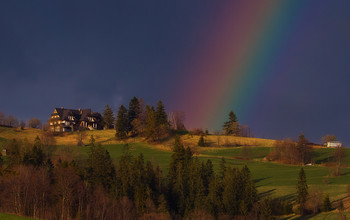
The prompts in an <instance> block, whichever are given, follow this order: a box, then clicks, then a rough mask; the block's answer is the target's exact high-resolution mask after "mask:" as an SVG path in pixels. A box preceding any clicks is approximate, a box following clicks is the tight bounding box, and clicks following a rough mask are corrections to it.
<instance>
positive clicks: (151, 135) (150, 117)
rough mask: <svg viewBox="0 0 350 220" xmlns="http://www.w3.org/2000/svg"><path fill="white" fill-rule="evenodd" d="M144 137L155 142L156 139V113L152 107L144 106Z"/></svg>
mask: <svg viewBox="0 0 350 220" xmlns="http://www.w3.org/2000/svg"><path fill="white" fill-rule="evenodd" d="M145 134H146V137H147V138H148V139H149V140H151V141H155V140H157V139H158V135H157V121H156V112H155V111H154V108H153V106H152V107H150V106H149V105H147V106H146V129H145Z"/></svg>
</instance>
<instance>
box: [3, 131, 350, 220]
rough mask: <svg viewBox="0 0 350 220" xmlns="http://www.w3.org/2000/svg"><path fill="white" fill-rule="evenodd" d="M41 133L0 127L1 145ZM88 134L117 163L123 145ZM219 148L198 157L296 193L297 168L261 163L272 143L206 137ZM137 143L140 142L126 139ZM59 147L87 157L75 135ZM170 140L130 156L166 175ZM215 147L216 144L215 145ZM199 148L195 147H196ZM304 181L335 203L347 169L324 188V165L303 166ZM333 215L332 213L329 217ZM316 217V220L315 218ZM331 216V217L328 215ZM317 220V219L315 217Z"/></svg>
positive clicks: (276, 192)
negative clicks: (246, 149)
mask: <svg viewBox="0 0 350 220" xmlns="http://www.w3.org/2000/svg"><path fill="white" fill-rule="evenodd" d="M38 134H40V131H38V130H36V129H28V130H27V129H26V130H24V131H18V130H17V131H16V130H15V129H8V128H5V129H4V128H0V144H1V143H2V142H4V139H3V138H6V139H11V138H13V137H19V138H24V137H25V138H27V139H28V140H31V139H34V138H35V136H36V135H38ZM90 135H94V138H95V139H96V142H100V143H102V144H103V145H104V147H105V148H106V149H107V150H108V151H109V153H110V155H111V157H112V158H113V160H115V161H116V162H117V161H118V159H119V158H120V156H121V154H122V152H123V146H124V144H123V143H120V142H117V141H115V140H113V137H114V131H113V130H108V131H88V132H87V136H86V138H85V140H84V142H85V143H88V139H89V138H90ZM198 138H199V137H198V136H192V137H191V136H189V135H186V136H184V137H182V139H183V142H184V144H185V145H186V146H195V145H196V143H197V142H198ZM218 139H219V143H220V144H219V147H206V148H199V150H198V152H199V156H200V158H201V159H202V160H207V159H211V160H212V161H213V164H214V168H215V169H217V168H218V164H219V163H220V160H221V159H220V158H221V157H223V156H224V157H225V158H226V161H227V163H228V164H229V165H232V166H235V167H242V166H243V165H245V164H247V165H248V167H249V168H250V170H251V172H252V176H253V178H254V180H255V182H256V186H257V188H258V191H259V193H261V194H262V195H271V196H273V197H281V198H294V196H295V192H296V188H295V186H296V181H297V176H298V172H299V170H300V167H299V166H290V165H283V164H277V163H271V162H263V158H264V157H265V155H266V154H268V153H269V152H270V150H271V147H270V146H272V145H273V142H274V141H273V140H266V139H258V138H237V137H225V136H208V137H206V140H207V141H208V142H210V141H211V142H212V146H215V144H213V143H214V141H215V140H216V141H218ZM129 141H140V140H129ZM57 143H58V146H53V147H51V148H50V151H51V153H52V155H53V156H56V157H67V158H71V159H73V158H74V159H75V158H82V159H83V158H86V157H87V155H88V152H89V148H88V147H77V146H74V145H75V143H76V133H69V134H65V136H63V137H57ZM172 143H173V140H169V141H168V142H167V143H165V144H164V145H163V146H160V145H149V144H145V143H141V142H140V143H130V147H131V153H132V154H133V155H135V156H138V155H139V154H140V153H142V154H143V155H144V158H145V160H151V161H153V162H155V163H157V164H159V165H160V166H161V168H162V169H163V172H164V174H166V173H167V169H168V164H169V161H170V158H171V145H172ZM215 143H216V144H217V143H218V142H215ZM226 144H227V145H235V144H237V145H250V146H253V147H251V149H252V155H251V158H252V159H253V160H240V159H237V158H239V157H241V156H242V147H227V146H226V147H225V145H226ZM197 149H198V148H197ZM333 151H334V149H327V148H317V149H315V153H314V158H315V161H316V163H322V162H327V161H331V160H332V154H333ZM346 152H347V157H346V160H345V162H346V164H348V165H350V149H346ZM305 171H306V175H307V181H308V184H309V187H313V186H317V187H320V188H321V189H322V190H323V191H324V192H325V193H328V194H329V195H330V197H331V200H337V199H341V198H344V197H345V196H346V186H347V184H349V183H350V168H345V169H344V173H345V175H343V176H340V177H336V178H331V177H328V182H329V183H328V184H327V185H325V184H324V183H323V180H324V178H325V177H326V176H329V173H330V172H329V168H327V167H323V166H306V167H305ZM330 215H333V214H330ZM317 216H318V215H317ZM317 216H316V217H317ZM329 217H330V216H329ZM316 219H318V218H316Z"/></svg>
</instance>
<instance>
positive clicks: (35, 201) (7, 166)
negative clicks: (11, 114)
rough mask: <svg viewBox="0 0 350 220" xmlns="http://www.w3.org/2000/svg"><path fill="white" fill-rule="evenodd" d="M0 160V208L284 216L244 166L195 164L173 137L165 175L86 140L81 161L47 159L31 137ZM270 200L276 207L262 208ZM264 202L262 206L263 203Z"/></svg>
mask: <svg viewBox="0 0 350 220" xmlns="http://www.w3.org/2000/svg"><path fill="white" fill-rule="evenodd" d="M6 148H7V149H8V151H7V155H8V156H7V158H6V160H5V161H6V162H3V160H1V162H2V163H1V177H0V179H1V181H0V210H1V211H2V212H9V213H16V214H18V215H25V216H32V217H35V218H43V219H136V218H140V219H186V218H187V219H196V218H199V217H201V216H202V217H203V218H206V219H217V218H219V217H224V216H227V217H229V218H238V217H240V218H241V217H245V218H248V219H262V218H265V217H267V216H272V215H277V214H279V213H282V214H285V213H289V212H290V209H291V208H288V207H290V204H286V203H284V202H281V201H279V200H272V199H270V200H266V199H260V198H259V197H258V193H257V189H256V187H255V184H254V181H253V179H252V177H251V174H250V170H249V168H248V167H247V166H244V167H243V168H241V169H239V168H234V167H231V166H229V165H227V163H226V161H225V160H224V159H222V160H221V162H220V165H219V170H218V172H214V167H213V163H212V161H211V160H207V161H201V160H199V158H197V157H195V156H193V153H192V151H191V149H190V148H185V147H184V146H183V144H182V142H181V140H180V138H179V137H178V136H177V137H176V138H175V143H174V145H173V154H172V156H171V159H170V162H169V166H168V172H167V173H163V171H162V169H161V168H160V167H159V166H158V165H157V164H155V163H152V162H150V161H145V159H144V157H143V155H142V154H140V155H138V156H136V157H135V156H133V155H132V154H131V152H130V146H129V145H128V144H126V145H125V146H124V150H123V154H122V155H121V157H120V159H119V160H118V161H113V160H112V159H111V157H110V155H109V152H108V151H107V150H106V149H105V148H104V147H103V146H101V145H100V144H96V143H95V140H94V138H93V136H91V138H90V144H89V155H88V158H87V159H80V160H70V161H67V160H63V159H58V160H56V161H54V162H53V161H52V160H51V158H50V155H49V154H48V153H47V152H46V149H45V145H44V144H43V143H42V141H41V139H40V138H39V137H37V138H36V139H35V141H34V143H33V144H29V143H28V142H20V141H18V140H12V141H10V142H8V143H7V146H6ZM265 203H266V204H270V205H271V204H277V205H279V206H281V207H287V208H284V209H283V210H285V211H284V212H281V210H275V211H274V209H268V210H266V207H265V205H266V204H265ZM264 204H265V205H264Z"/></svg>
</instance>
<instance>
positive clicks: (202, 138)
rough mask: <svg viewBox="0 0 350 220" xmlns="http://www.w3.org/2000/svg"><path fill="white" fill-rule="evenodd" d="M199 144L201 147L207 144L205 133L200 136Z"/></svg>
mask: <svg viewBox="0 0 350 220" xmlns="http://www.w3.org/2000/svg"><path fill="white" fill-rule="evenodd" d="M198 146H199V147H204V146H205V141H204V137H203V135H201V136H200V137H199V140H198Z"/></svg>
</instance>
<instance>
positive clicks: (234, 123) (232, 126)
mask: <svg viewBox="0 0 350 220" xmlns="http://www.w3.org/2000/svg"><path fill="white" fill-rule="evenodd" d="M223 129H224V132H225V134H226V135H235V136H238V135H239V123H238V120H237V116H236V115H235V113H234V112H233V111H230V113H229V120H228V121H227V122H225V123H224V125H223Z"/></svg>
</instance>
